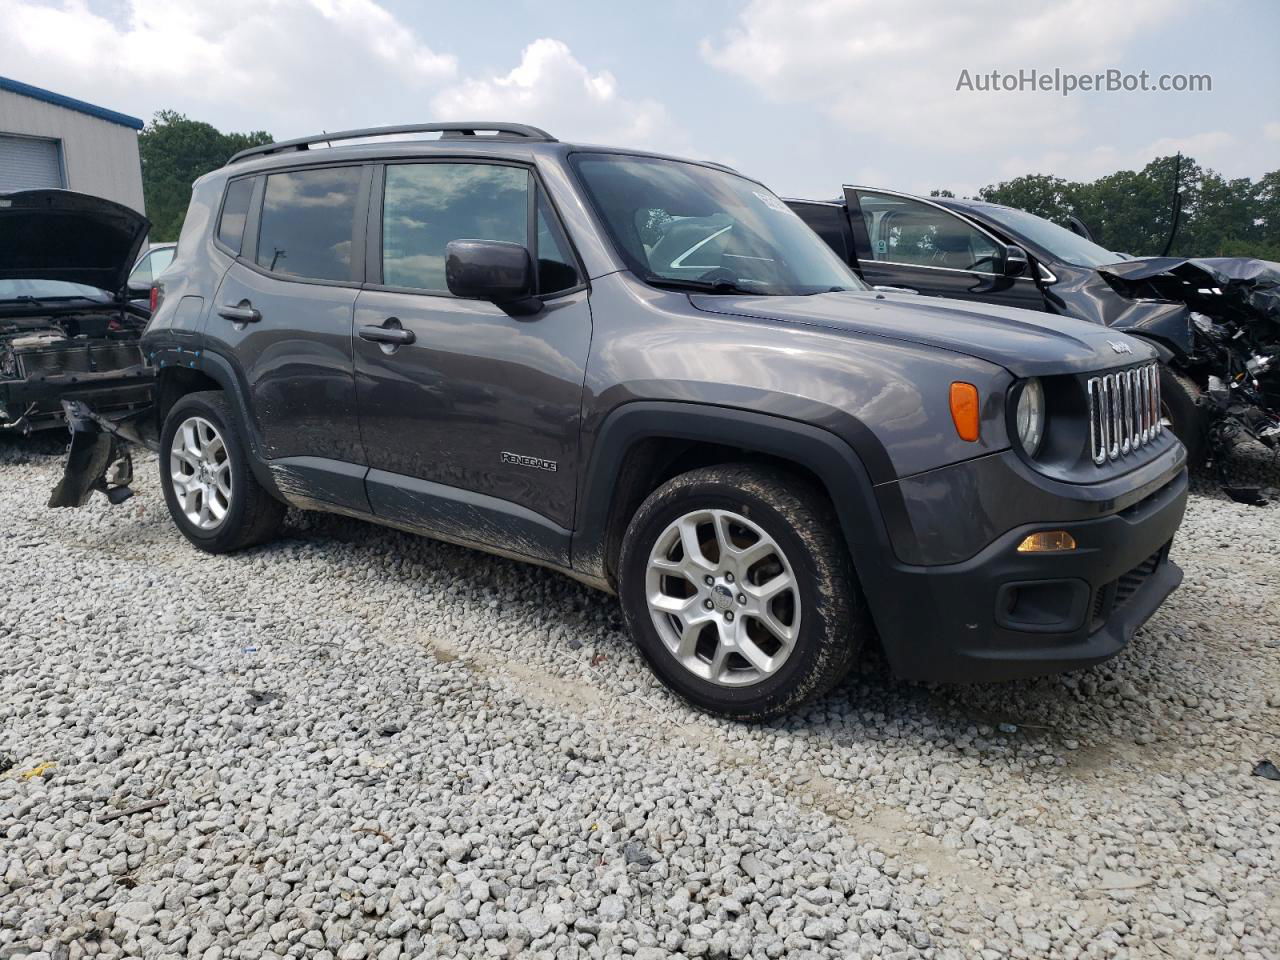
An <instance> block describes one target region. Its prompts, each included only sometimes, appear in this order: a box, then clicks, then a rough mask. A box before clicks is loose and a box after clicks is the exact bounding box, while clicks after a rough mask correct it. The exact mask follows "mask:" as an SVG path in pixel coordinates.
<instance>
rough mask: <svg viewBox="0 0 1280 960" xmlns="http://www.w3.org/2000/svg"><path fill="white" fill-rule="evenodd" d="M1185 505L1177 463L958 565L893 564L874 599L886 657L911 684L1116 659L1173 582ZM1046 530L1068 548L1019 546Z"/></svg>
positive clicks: (1011, 535) (1035, 672)
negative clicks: (1113, 498) (1151, 481)
mask: <svg viewBox="0 0 1280 960" xmlns="http://www.w3.org/2000/svg"><path fill="white" fill-rule="evenodd" d="M1186 501H1187V472H1186V470H1185V469H1184V468H1182V466H1181V461H1179V464H1178V469H1177V470H1176V472H1175V473H1174V474H1173V475H1172V476H1171V477H1164V478H1161V483H1160V485H1159V486H1158V487H1157V488H1156V489H1155V490H1154V491H1151V492H1149V493H1147V494H1146V495H1145V496H1144V497H1143V498H1142V499H1141V500H1138V501H1137V502H1134V503H1131V504H1129V505H1128V506H1125V507H1123V508H1122V509H1119V510H1117V511H1116V512H1114V513H1110V514H1108V515H1106V516H1102V517H1094V518H1090V519H1080V520H1068V521H1057V522H1045V523H1034V524H1024V525H1020V526H1018V527H1016V528H1014V529H1012V530H1009V531H1008V532H1006V533H1004V534H1003V535H1001V536H999V537H997V538H996V539H995V540H994V541H992V542H991V543H990V544H988V545H987V546H986V547H985V548H983V549H982V550H981V551H979V552H978V553H977V554H976V555H974V556H972V557H970V558H968V559H966V560H964V561H962V562H959V563H949V564H942V565H937V566H908V565H902V564H894V573H893V574H892V575H891V577H890V578H889V579H890V580H891V581H892V582H894V584H895V587H896V589H894V590H893V591H892V596H890V597H889V598H885V597H879V598H877V599H878V600H879V601H881V602H879V603H877V602H875V601H873V607H878V608H879V609H877V610H876V620H877V624H878V625H879V626H880V630H881V634H882V636H883V637H884V639H885V644H884V646H885V652H886V655H887V656H888V658H889V661H890V663H891V664H892V666H893V667H894V669H895V671H896V672H897V673H898V674H899V675H901V676H903V677H906V678H910V679H918V680H933V681H986V680H1011V679H1017V678H1022V677H1032V676H1040V675H1045V674H1051V673H1058V672H1061V671H1064V670H1070V669H1075V668H1078V667H1086V666H1090V665H1092V664H1095V663H1100V662H1101V661H1103V660H1106V659H1107V658H1108V657H1112V656H1114V655H1116V654H1117V653H1119V652H1120V651H1121V650H1123V649H1124V647H1125V646H1126V645H1127V644H1128V642H1129V640H1130V639H1131V638H1132V637H1133V635H1134V634H1135V633H1136V632H1137V631H1138V629H1139V628H1140V627H1141V626H1142V625H1143V623H1145V622H1146V620H1147V619H1148V618H1149V617H1150V616H1151V615H1152V614H1153V613H1154V612H1155V611H1156V609H1157V608H1158V607H1159V606H1160V604H1161V603H1162V602H1163V601H1164V599H1165V598H1166V597H1167V596H1168V595H1169V594H1170V593H1171V592H1172V591H1173V590H1174V588H1176V587H1177V586H1178V584H1179V583H1181V582H1182V570H1181V569H1180V568H1179V567H1178V566H1177V565H1176V564H1175V563H1173V562H1172V561H1171V560H1170V559H1169V547H1170V543H1171V541H1172V540H1173V535H1174V533H1175V532H1176V531H1177V529H1178V525H1179V524H1180V523H1181V522H1182V515H1183V512H1184V510H1185V509H1186ZM1049 530H1065V531H1066V532H1067V533H1069V534H1070V535H1071V536H1072V537H1073V538H1074V539H1075V542H1076V549H1074V550H1067V551H1062V552H1053V553H1022V552H1019V551H1018V545H1019V544H1020V543H1021V542H1022V541H1023V540H1024V538H1026V537H1027V536H1028V535H1029V534H1032V533H1036V532H1040V531H1049ZM886 628H888V629H886Z"/></svg>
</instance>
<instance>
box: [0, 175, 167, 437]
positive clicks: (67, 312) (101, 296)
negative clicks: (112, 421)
mask: <svg viewBox="0 0 1280 960" xmlns="http://www.w3.org/2000/svg"><path fill="white" fill-rule="evenodd" d="M149 228H150V222H149V221H148V220H147V218H146V217H144V216H143V215H142V214H140V213H138V212H137V211H136V210H133V209H130V208H129V207H126V206H123V205H121V204H118V203H114V202H112V201H110V200H105V199H103V198H101V197H92V196H88V195H86V194H80V193H73V192H71V191H68V190H25V191H21V192H17V193H5V194H0V430H4V431H11V432H15V431H16V432H19V433H24V434H25V433H31V432H32V431H35V430H43V429H48V428H51V427H60V426H63V425H65V423H66V416H65V414H64V412H63V408H62V401H63V400H64V399H76V400H85V401H89V402H92V404H93V407H94V409H95V410H98V411H101V412H104V413H108V412H115V411H128V410H131V409H134V408H137V407H139V406H142V405H144V404H145V403H147V402H148V401H149V399H150V388H149V386H148V385H146V384H145V383H140V377H142V378H145V374H144V370H145V368H144V367H143V365H142V354H141V351H140V349H139V346H138V341H139V338H140V337H141V335H142V331H143V328H144V327H145V326H146V324H147V320H148V318H149V317H150V310H149V309H148V302H147V300H145V299H140V298H146V297H149V296H150V290H149V289H147V290H142V289H137V290H131V289H130V287H129V283H128V278H129V273H130V270H131V268H132V267H133V265H134V262H135V261H136V259H137V257H138V252H139V250H140V248H141V247H142V242H143V240H144V239H145V238H146V235H147V231H148V229H149ZM131 298H132V299H131Z"/></svg>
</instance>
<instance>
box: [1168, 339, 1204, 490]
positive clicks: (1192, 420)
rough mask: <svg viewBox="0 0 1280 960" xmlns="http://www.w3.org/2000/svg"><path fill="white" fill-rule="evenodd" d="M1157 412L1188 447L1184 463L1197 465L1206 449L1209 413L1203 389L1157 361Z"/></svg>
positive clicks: (1202, 458) (1194, 467) (1202, 460)
mask: <svg viewBox="0 0 1280 960" xmlns="http://www.w3.org/2000/svg"><path fill="white" fill-rule="evenodd" d="M1160 416H1161V417H1163V418H1164V421H1165V424H1166V425H1167V426H1168V427H1169V429H1170V430H1172V431H1173V435H1174V436H1175V437H1177V438H1178V439H1179V440H1181V441H1182V445H1183V446H1184V447H1186V448H1187V466H1189V467H1190V468H1191V469H1193V470H1194V469H1196V468H1197V467H1199V466H1200V465H1201V464H1202V463H1203V462H1204V459H1205V456H1206V455H1207V454H1208V452H1209V414H1208V411H1207V410H1206V408H1205V405H1204V393H1203V391H1202V390H1201V389H1200V388H1199V387H1198V386H1197V385H1196V383H1195V381H1194V380H1192V379H1191V378H1189V377H1187V376H1185V375H1183V374H1180V373H1177V372H1176V371H1173V370H1170V369H1169V368H1168V367H1167V366H1165V365H1164V364H1161V365H1160Z"/></svg>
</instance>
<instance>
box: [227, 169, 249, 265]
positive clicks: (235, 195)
mask: <svg viewBox="0 0 1280 960" xmlns="http://www.w3.org/2000/svg"><path fill="white" fill-rule="evenodd" d="M252 196H253V178H252V177H247V178H245V179H243V180H232V181H231V182H230V183H229V184H227V197H226V199H225V200H224V201H223V202H222V216H220V217H219V218H218V241H219V242H220V243H221V244H222V245H223V246H224V247H226V248H227V249H228V250H230V251H232V252H233V253H237V254H238V253H239V252H240V247H241V244H243V243H244V224H245V220H246V219H248V216H249V200H250V198H252Z"/></svg>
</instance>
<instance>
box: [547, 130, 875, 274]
mask: <svg viewBox="0 0 1280 960" xmlns="http://www.w3.org/2000/svg"><path fill="white" fill-rule="evenodd" d="M572 163H573V166H574V168H575V169H576V170H577V172H578V175H579V177H580V178H581V179H582V183H583V186H584V187H585V188H586V192H587V194H588V196H589V197H590V198H591V201H592V203H593V204H594V206H595V208H596V210H597V212H598V213H599V214H600V218H601V219H602V220H603V221H604V225H605V228H606V229H607V230H608V232H609V236H610V239H611V240H612V241H613V243H614V246H615V247H616V248H617V250H618V252H619V254H620V255H621V256H622V258H623V259H624V260H625V261H626V262H627V265H628V266H629V267H630V268H631V270H632V271H633V272H634V273H636V274H637V275H638V276H640V277H641V278H642V279H644V280H646V281H648V282H649V283H652V284H654V285H655V286H669V287H678V288H681V289H705V290H706V291H708V292H710V293H753V294H767V295H773V296H786V295H803V294H812V293H826V292H828V291H833V290H862V289H865V286H864V285H863V284H862V282H861V281H860V280H858V279H857V277H855V276H854V275H853V273H852V272H851V271H850V270H849V268H848V267H847V266H845V264H843V263H841V262H840V259H839V258H838V257H837V256H836V255H835V254H834V253H832V251H831V249H830V248H829V247H828V246H827V245H826V244H825V243H823V242H822V240H820V239H819V238H818V236H817V235H816V234H815V233H814V232H813V231H812V230H810V229H809V228H808V227H807V226H805V224H804V222H803V221H801V219H800V218H799V217H797V216H796V215H795V213H793V212H792V211H791V210H790V209H789V208H788V207H787V206H786V204H784V203H783V202H782V201H781V200H779V199H778V198H777V197H776V196H774V194H773V193H772V192H770V191H769V190H768V189H766V188H765V187H762V186H761V185H760V184H758V183H755V182H753V181H750V180H747V179H746V178H744V177H740V176H737V175H736V174H732V173H729V172H727V171H723V170H716V169H714V168H711V167H704V166H700V165H698V164H693V163H685V162H682V161H679V160H662V159H658V158H651V157H633V156H625V155H617V154H582V153H580V154H575V155H574V156H573V158H572Z"/></svg>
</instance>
